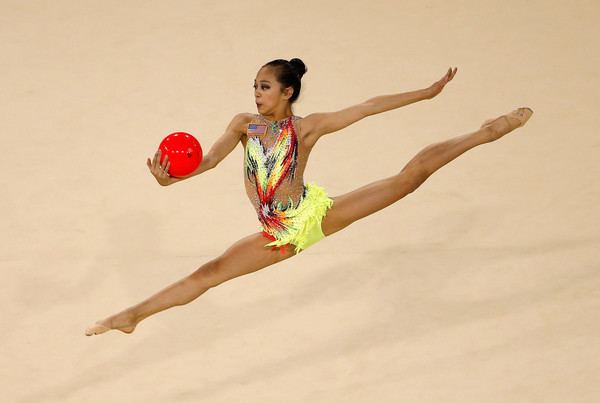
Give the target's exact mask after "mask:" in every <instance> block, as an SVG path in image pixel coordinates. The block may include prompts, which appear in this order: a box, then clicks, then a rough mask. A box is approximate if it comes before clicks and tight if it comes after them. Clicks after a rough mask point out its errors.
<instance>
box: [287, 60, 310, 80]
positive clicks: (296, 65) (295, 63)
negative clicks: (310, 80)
mask: <svg viewBox="0 0 600 403" xmlns="http://www.w3.org/2000/svg"><path fill="white" fill-rule="evenodd" d="M290 64H291V65H292V68H293V69H294V71H295V72H296V74H298V77H300V78H302V76H303V75H304V73H306V71H307V70H306V65H305V64H304V62H303V61H302V60H300V59H298V58H293V59H292V60H290Z"/></svg>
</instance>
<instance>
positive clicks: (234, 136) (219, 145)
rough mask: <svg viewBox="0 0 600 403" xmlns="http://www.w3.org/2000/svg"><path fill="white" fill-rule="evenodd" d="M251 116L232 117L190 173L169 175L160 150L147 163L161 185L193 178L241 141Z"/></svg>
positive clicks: (221, 158) (242, 114) (240, 114)
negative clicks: (176, 175)
mask: <svg viewBox="0 0 600 403" xmlns="http://www.w3.org/2000/svg"><path fill="white" fill-rule="evenodd" d="M248 119H249V116H248V114H247V113H238V114H237V115H235V116H234V117H233V119H231V122H230V123H229V125H228V126H227V128H226V129H225V133H224V134H223V135H222V136H221V137H219V139H217V141H216V142H215V143H214V144H213V146H212V147H211V148H210V151H209V152H208V153H206V155H205V156H204V157H203V158H202V162H201V163H200V165H199V166H198V168H196V170H195V171H194V172H192V173H190V174H189V175H186V176H180V177H174V176H170V175H168V174H167V173H166V172H167V171H168V170H169V164H170V163H169V161H168V158H167V157H165V160H164V161H163V165H161V164H160V163H159V162H158V161H160V150H158V151H157V152H156V154H155V155H154V159H153V161H152V162H150V158H148V160H147V161H146V165H148V168H150V172H151V173H152V174H153V175H154V176H155V178H156V180H157V181H158V183H159V184H160V185H161V186H168V185H172V184H173V183H176V182H181V181H182V180H184V179H188V178H191V177H192V176H196V175H200V174H201V173H203V172H206V171H208V170H209V169H212V168H214V167H216V166H217V165H218V164H219V162H221V161H222V160H223V159H224V158H225V157H226V156H227V155H229V153H231V151H233V149H234V148H235V146H236V145H237V144H238V143H239V142H240V139H241V137H242V135H243V134H244V129H245V127H246V126H245V125H246V123H247V122H248Z"/></svg>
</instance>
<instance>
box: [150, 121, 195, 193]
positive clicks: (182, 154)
mask: <svg viewBox="0 0 600 403" xmlns="http://www.w3.org/2000/svg"><path fill="white" fill-rule="evenodd" d="M163 155H164V158H162V156H163ZM201 162H202V147H201V146H200V143H199V142H198V140H196V138H195V137H194V136H192V135H191V134H189V133H185V132H175V133H171V134H169V135H168V136H167V137H165V138H164V139H163V141H162V142H161V143H160V145H159V147H158V150H157V151H156V153H155V154H154V158H153V159H152V162H150V158H148V159H147V160H146V165H147V166H148V168H149V169H150V173H152V175H154V177H155V178H156V181H157V182H158V183H159V184H160V185H161V186H168V185H170V184H172V183H173V182H175V180H174V179H173V178H174V177H175V178H177V177H184V176H186V175H189V174H191V173H192V172H194V171H195V170H196V168H198V166H200V163H201Z"/></svg>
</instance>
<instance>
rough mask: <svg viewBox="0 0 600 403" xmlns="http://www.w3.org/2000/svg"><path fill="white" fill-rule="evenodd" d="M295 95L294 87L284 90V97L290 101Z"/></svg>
mask: <svg viewBox="0 0 600 403" xmlns="http://www.w3.org/2000/svg"><path fill="white" fill-rule="evenodd" d="M292 95H294V87H292V86H289V87H287V88H284V89H283V97H284V98H285V99H287V100H288V101H289V99H290V98H291V97H292Z"/></svg>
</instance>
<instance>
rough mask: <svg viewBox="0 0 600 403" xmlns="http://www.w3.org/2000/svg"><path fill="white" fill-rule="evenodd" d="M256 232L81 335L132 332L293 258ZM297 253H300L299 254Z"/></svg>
mask: <svg viewBox="0 0 600 403" xmlns="http://www.w3.org/2000/svg"><path fill="white" fill-rule="evenodd" d="M269 242H270V240H269V239H266V238H265V237H264V236H263V235H262V234H261V233H260V232H259V233H255V234H252V235H249V236H247V237H244V238H242V239H240V240H239V241H237V242H235V243H234V244H233V245H231V246H230V247H229V248H228V249H227V250H225V252H223V254H222V255H221V256H218V257H216V258H214V259H212V260H210V261H208V262H206V263H204V264H203V265H202V266H200V267H199V268H198V269H197V270H196V271H194V272H192V273H191V274H189V275H187V276H185V277H183V278H182V279H180V280H178V281H176V282H175V283H173V284H171V285H169V286H168V287H166V288H164V289H163V290H161V291H159V292H157V293H156V294H154V295H152V296H150V297H149V298H147V299H145V300H144V301H141V302H140V303H138V304H136V305H133V306H131V307H129V308H127V309H124V310H122V311H121V312H119V313H116V314H114V315H111V316H109V317H107V318H105V319H103V320H101V321H98V322H96V323H94V324H92V325H91V326H89V327H88V328H87V329H86V331H85V334H86V336H91V335H94V334H101V333H104V332H106V331H108V330H110V329H116V330H120V331H122V332H124V333H132V332H133V331H134V330H135V327H136V326H137V324H138V323H139V322H141V321H142V320H144V319H145V318H147V317H148V316H150V315H154V314H156V313H158V312H160V311H164V310H165V309H168V308H172V307H174V306H180V305H185V304H188V303H190V302H192V301H193V300H195V299H196V298H198V297H199V296H200V295H202V294H204V293H205V292H206V291H208V290H209V289H210V288H212V287H216V286H217V285H219V284H222V283H224V282H225V281H228V280H231V279H233V278H235V277H239V276H242V275H244V274H249V273H253V272H255V271H258V270H260V269H263V268H265V267H268V266H271V265H272V264H275V263H278V262H281V261H282V260H285V259H288V258H290V257H292V256H294V255H295V251H294V247H293V245H290V244H287V245H284V246H282V249H281V250H273V249H271V248H270V247H268V248H265V245H266V244H268V243H269ZM300 253H301V252H300Z"/></svg>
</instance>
